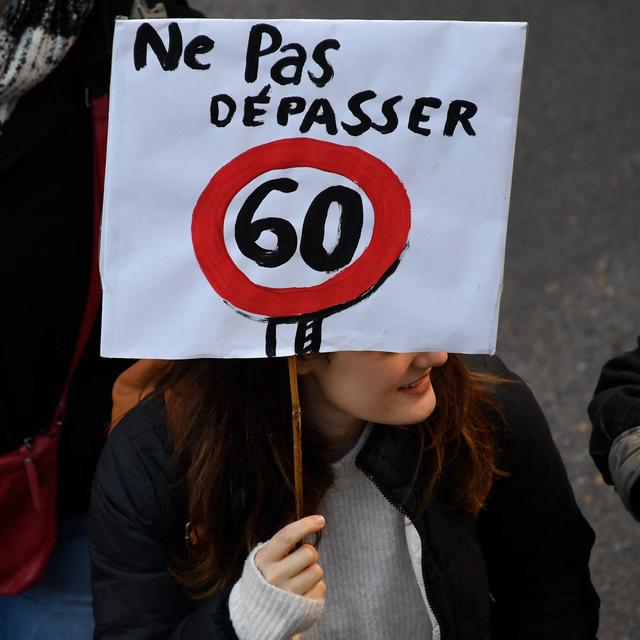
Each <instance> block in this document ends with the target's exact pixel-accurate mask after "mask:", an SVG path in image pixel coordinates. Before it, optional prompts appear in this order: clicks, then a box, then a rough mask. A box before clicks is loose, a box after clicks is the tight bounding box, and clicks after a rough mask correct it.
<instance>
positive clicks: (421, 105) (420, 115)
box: [408, 98, 442, 136]
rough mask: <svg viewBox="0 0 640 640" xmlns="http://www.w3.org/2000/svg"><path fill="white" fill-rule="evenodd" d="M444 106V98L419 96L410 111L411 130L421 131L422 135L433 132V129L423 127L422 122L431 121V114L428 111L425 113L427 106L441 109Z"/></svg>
mask: <svg viewBox="0 0 640 640" xmlns="http://www.w3.org/2000/svg"><path fill="white" fill-rule="evenodd" d="M441 106H442V100H440V98H417V99H416V101H415V102H414V103H413V107H411V113H409V125H408V126H409V130H410V131H413V132H414V133H419V134H420V135H421V136H428V135H430V134H431V129H428V128H427V127H421V126H420V123H421V122H429V119H430V118H431V116H430V115H429V114H428V113H424V109H425V108H427V107H428V108H431V109H439V108H440V107H441Z"/></svg>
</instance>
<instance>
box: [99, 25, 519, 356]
mask: <svg viewBox="0 0 640 640" xmlns="http://www.w3.org/2000/svg"><path fill="white" fill-rule="evenodd" d="M525 34H526V25H524V24H522V23H461V22H420V21H408V22H400V21H315V20H269V21H261V20H174V21H172V20H154V21H133V20H132V21H119V22H118V23H117V25H116V35H115V41H114V50H113V51H114V57H113V71H112V82H111V94H110V115H109V138H108V155H107V176H106V185H105V203H104V215H103V227H102V247H101V273H102V281H103V287H104V305H103V322H102V353H103V355H106V356H113V357H147V358H194V357H261V356H265V354H266V355H278V356H281V355H291V354H292V353H294V352H297V353H301V352H306V351H309V350H312V351H317V350H320V351H325V352H326V351H335V350H361V349H367V350H383V351H419V350H435V349H438V350H440V349H442V350H448V351H455V352H465V353H487V352H489V353H492V352H493V351H494V350H495V341H496V332H497V320H498V308H499V301H500V291H501V286H502V270H503V260H504V242H505V235H506V225H507V214H508V204H509V192H510V185H511V172H512V164H513V153H514V145H515V134H516V124H517V112H518V98H519V91H520V79H521V73H522V63H523V55H524V43H525Z"/></svg>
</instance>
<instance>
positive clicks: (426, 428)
mask: <svg viewBox="0 0 640 640" xmlns="http://www.w3.org/2000/svg"><path fill="white" fill-rule="evenodd" d="M431 378H432V384H433V387H434V391H435V394H436V398H437V404H436V410H435V411H434V413H433V414H432V415H431V416H430V417H429V418H428V419H427V420H425V421H424V422H423V423H420V424H417V425H414V426H412V427H410V428H411V429H415V430H416V431H417V433H418V436H419V441H420V444H421V446H420V448H419V449H420V450H419V455H418V460H417V463H416V469H415V475H414V478H417V477H418V469H426V470H427V473H426V475H425V474H424V473H420V478H422V479H423V480H422V481H421V483H420V484H421V486H419V487H418V486H416V487H415V490H418V491H420V494H419V496H418V497H419V500H418V503H419V505H420V508H421V509H422V508H424V507H425V506H426V504H427V503H428V501H429V499H430V497H431V496H432V495H433V493H434V491H435V489H436V487H437V486H438V483H439V481H440V480H441V478H442V477H443V474H445V473H446V477H447V483H448V486H450V487H451V488H452V492H453V503H452V506H453V508H458V509H462V510H464V511H467V512H469V513H472V514H477V513H478V512H479V511H480V509H481V508H482V506H483V504H484V502H485V500H486V498H487V495H488V493H489V490H490V489H491V485H492V482H493V478H494V476H495V475H496V473H497V470H496V439H495V430H494V428H493V426H492V424H491V422H492V420H493V421H495V418H496V416H499V415H500V412H499V409H498V408H497V406H496V404H495V402H494V400H493V396H492V392H491V390H492V388H493V386H494V384H495V383H496V382H497V381H498V379H497V378H495V377H493V376H489V375H487V374H479V373H474V372H472V371H470V370H469V369H468V368H467V366H466V365H465V364H464V362H463V361H462V359H461V358H460V357H459V356H456V355H453V354H450V355H449V359H448V361H447V363H446V364H445V365H443V366H442V367H438V368H434V369H433V370H432V372H431ZM153 384H154V385H155V386H156V389H157V392H158V393H163V394H164V397H165V401H166V402H165V403H166V413H167V424H168V429H169V434H170V437H171V439H172V441H173V444H174V461H175V466H176V471H177V477H178V478H179V481H180V482H181V484H182V485H183V489H184V491H185V493H186V495H187V502H188V518H189V522H190V523H191V526H192V528H193V531H194V532H195V534H196V535H195V536H193V537H194V538H197V539H196V540H194V542H195V543H194V544H192V545H189V546H188V549H187V551H186V552H185V554H184V555H179V556H178V557H176V559H175V561H174V563H173V566H172V573H173V575H174V576H175V577H176V579H177V580H178V581H179V582H180V583H181V585H182V586H183V587H184V589H185V591H186V593H187V594H188V595H189V596H190V597H191V598H192V599H193V600H202V599H206V598H209V597H211V596H212V595H213V594H215V593H216V592H218V591H219V590H220V589H222V588H224V587H225V586H228V585H231V584H233V583H234V582H235V581H236V580H237V579H238V577H239V575H240V572H241V570H242V565H243V563H244V559H245V558H246V555H247V553H248V552H249V551H250V550H251V549H252V548H253V547H254V546H255V545H256V544H257V543H258V542H260V541H263V540H266V539H268V538H269V537H271V536H272V535H273V534H274V533H275V532H276V531H277V530H278V529H280V528H281V527H282V526H284V524H286V523H287V522H290V521H292V520H294V519H295V515H294V514H295V499H294V490H293V454H292V438H291V402H290V390H289V378H288V370H287V361H286V358H261V359H255V360H247V359H243V360H236V359H220V360H190V361H176V362H170V363H167V365H166V366H165V367H164V368H162V369H161V370H160V372H159V373H156V377H155V379H154V380H153ZM402 428H406V427H402ZM323 445H324V442H323V440H322V438H321V436H320V435H319V434H316V433H315V432H313V431H311V430H306V431H303V460H304V464H303V483H304V512H305V513H308V514H310V513H315V512H317V508H318V505H319V503H320V500H321V499H322V496H323V495H324V494H325V492H326V491H327V489H328V488H329V487H330V486H331V484H332V482H333V475H332V472H331V469H330V465H329V463H328V462H327V461H326V459H324V457H323V455H322V452H323V449H324V446H323ZM424 477H426V478H427V479H426V482H425V481H424Z"/></svg>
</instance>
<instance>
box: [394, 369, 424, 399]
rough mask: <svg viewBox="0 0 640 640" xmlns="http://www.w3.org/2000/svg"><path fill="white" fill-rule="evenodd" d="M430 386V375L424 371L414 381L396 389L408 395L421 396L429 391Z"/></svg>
mask: <svg viewBox="0 0 640 640" xmlns="http://www.w3.org/2000/svg"><path fill="white" fill-rule="evenodd" d="M430 387H431V377H430V375H429V374H428V373H425V374H424V375H423V376H422V378H418V379H417V380H415V381H414V382H410V383H409V384H406V385H404V386H403V387H400V388H399V389H398V391H402V393H405V394H407V395H410V396H421V395H423V394H425V393H426V392H427V391H429V388H430Z"/></svg>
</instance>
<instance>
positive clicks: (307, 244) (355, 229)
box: [300, 185, 364, 273]
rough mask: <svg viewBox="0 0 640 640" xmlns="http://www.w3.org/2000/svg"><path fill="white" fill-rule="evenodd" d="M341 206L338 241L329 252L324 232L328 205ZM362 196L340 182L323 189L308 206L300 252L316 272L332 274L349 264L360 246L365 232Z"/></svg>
mask: <svg viewBox="0 0 640 640" xmlns="http://www.w3.org/2000/svg"><path fill="white" fill-rule="evenodd" d="M333 202H336V203H337V204H338V206H339V207H340V222H339V223H338V242H337V243H336V245H335V247H334V248H333V249H332V250H331V252H328V251H327V250H326V249H325V248H324V244H323V243H324V233H325V226H326V223H327V215H328V213H329V207H330V206H331V204H332V203H333ZM363 217H364V214H363V209H362V198H361V197H360V194H359V193H358V192H357V191H354V190H353V189H349V188H348V187H343V186H340V185H337V186H335V187H328V188H327V189H324V190H323V191H321V192H320V193H319V194H318V195H317V196H316V197H315V198H314V199H313V202H312V203H311V205H310V206H309V211H308V212H307V215H306V216H305V218H304V223H303V225H302V237H301V238H300V255H301V256H302V259H303V260H304V261H305V262H306V263H307V264H308V265H309V266H310V267H311V268H312V269H314V270H315V271H324V272H326V273H332V272H333V271H337V270H338V269H341V268H342V267H344V266H346V265H348V264H349V263H350V262H351V260H352V258H353V254H354V253H355V251H356V248H357V247H358V242H359V241H360V234H361V233H362V220H363Z"/></svg>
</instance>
